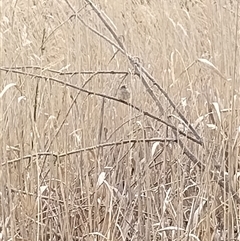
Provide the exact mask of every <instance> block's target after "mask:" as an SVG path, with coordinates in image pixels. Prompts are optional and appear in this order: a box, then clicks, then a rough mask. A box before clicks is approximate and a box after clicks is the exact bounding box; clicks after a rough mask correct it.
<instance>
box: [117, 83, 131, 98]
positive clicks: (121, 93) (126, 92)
mask: <svg viewBox="0 0 240 241" xmlns="http://www.w3.org/2000/svg"><path fill="white" fill-rule="evenodd" d="M118 98H119V99H121V100H129V99H130V91H129V90H128V88H127V86H126V85H122V86H121V87H120V89H119V92H118Z"/></svg>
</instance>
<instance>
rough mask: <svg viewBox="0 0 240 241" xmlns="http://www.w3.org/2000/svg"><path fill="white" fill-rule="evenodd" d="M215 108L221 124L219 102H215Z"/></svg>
mask: <svg viewBox="0 0 240 241" xmlns="http://www.w3.org/2000/svg"><path fill="white" fill-rule="evenodd" d="M213 106H214V108H215V110H216V112H217V116H218V120H219V121H220V123H221V114H220V108H219V104H218V103H217V102H213Z"/></svg>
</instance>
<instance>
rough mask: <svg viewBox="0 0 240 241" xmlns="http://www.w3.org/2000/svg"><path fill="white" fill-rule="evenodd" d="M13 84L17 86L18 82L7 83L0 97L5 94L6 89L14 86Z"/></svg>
mask: <svg viewBox="0 0 240 241" xmlns="http://www.w3.org/2000/svg"><path fill="white" fill-rule="evenodd" d="M13 86H16V84H15V83H10V84H8V85H6V86H5V87H4V89H3V91H2V92H1V93H0V98H2V97H3V95H4V94H5V93H6V91H7V90H8V89H10V88H11V87H13Z"/></svg>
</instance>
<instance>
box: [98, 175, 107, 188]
mask: <svg viewBox="0 0 240 241" xmlns="http://www.w3.org/2000/svg"><path fill="white" fill-rule="evenodd" d="M105 177H106V172H101V173H100V175H99V176H98V181H97V187H99V186H101V185H102V184H103V182H104V180H105Z"/></svg>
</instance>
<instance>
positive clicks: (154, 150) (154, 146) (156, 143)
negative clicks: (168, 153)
mask: <svg viewBox="0 0 240 241" xmlns="http://www.w3.org/2000/svg"><path fill="white" fill-rule="evenodd" d="M158 146H159V141H157V142H154V143H153V146H152V156H153V155H154V154H155V152H156V149H157V147H158Z"/></svg>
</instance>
